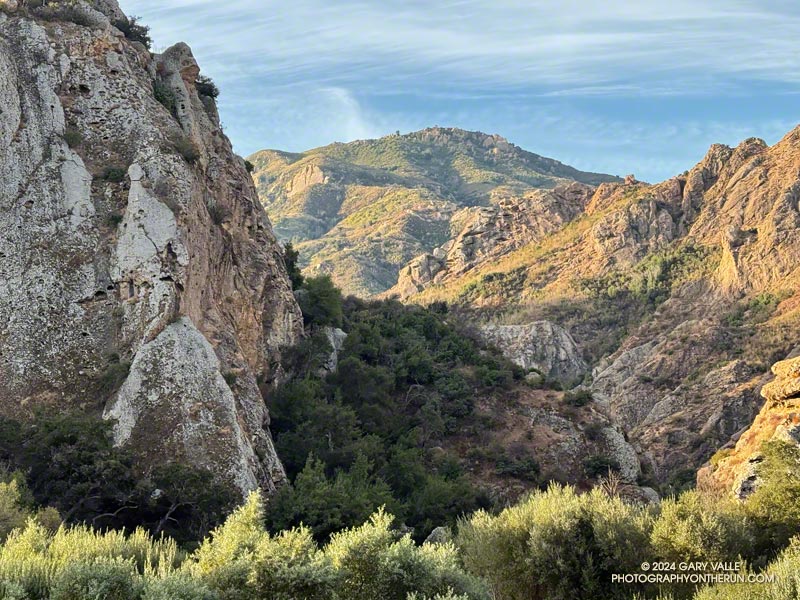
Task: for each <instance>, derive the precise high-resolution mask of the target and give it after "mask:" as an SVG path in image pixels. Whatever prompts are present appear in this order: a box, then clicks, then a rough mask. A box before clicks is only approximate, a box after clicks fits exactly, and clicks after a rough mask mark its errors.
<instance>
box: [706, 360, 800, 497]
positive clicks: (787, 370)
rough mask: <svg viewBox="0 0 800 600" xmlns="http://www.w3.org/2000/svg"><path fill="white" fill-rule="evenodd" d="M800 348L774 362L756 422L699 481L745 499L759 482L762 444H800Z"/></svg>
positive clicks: (721, 453)
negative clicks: (777, 442) (771, 442)
mask: <svg viewBox="0 0 800 600" xmlns="http://www.w3.org/2000/svg"><path fill="white" fill-rule="evenodd" d="M799 353H800V348H799V349H796V350H795V351H794V352H792V355H793V356H794V357H793V358H788V359H786V360H782V361H779V362H777V363H775V364H774V365H772V374H773V375H774V376H775V378H774V379H773V380H772V381H770V382H769V383H767V384H765V385H764V387H762V388H761V396H762V397H763V398H764V405H763V406H762V407H761V410H760V411H759V413H758V415H756V418H755V419H754V420H753V423H752V424H751V425H750V426H749V427H748V428H747V429H746V430H745V431H743V432H740V434H739V435H737V436H735V438H734V439H732V440H731V442H730V443H729V444H727V445H726V446H725V447H723V448H721V449H720V450H719V451H718V452H717V453H716V454H715V455H714V458H713V459H712V461H711V464H708V465H706V466H704V467H703V468H702V469H701V470H700V472H699V473H698V483H700V484H702V485H706V486H711V487H714V488H720V489H722V490H725V491H727V492H729V493H732V494H733V496H734V497H736V498H738V499H740V500H744V499H745V498H747V496H749V495H750V494H751V493H752V492H753V491H754V490H755V489H756V488H757V487H758V485H759V481H760V480H759V474H758V465H759V464H760V463H761V461H762V455H761V445H762V444H763V443H764V442H767V441H771V440H781V441H784V442H789V443H791V444H794V445H797V444H800V414H798V408H799V406H798V402H800V358H798V357H797V354H799Z"/></svg>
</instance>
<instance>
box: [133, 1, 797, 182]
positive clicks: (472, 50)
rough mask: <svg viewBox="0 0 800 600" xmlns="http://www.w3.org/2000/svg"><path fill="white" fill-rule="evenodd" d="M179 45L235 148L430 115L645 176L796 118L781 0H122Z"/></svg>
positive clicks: (792, 27)
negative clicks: (208, 87) (190, 57)
mask: <svg viewBox="0 0 800 600" xmlns="http://www.w3.org/2000/svg"><path fill="white" fill-rule="evenodd" d="M120 4H121V6H122V8H123V9H124V10H125V12H126V13H127V14H129V15H137V16H140V17H141V22H142V23H144V24H146V25H149V26H150V28H151V35H152V37H153V40H154V50H155V51H163V50H164V49H166V48H167V47H169V46H170V45H172V44H174V43H176V42H179V41H184V42H186V43H188V44H189V45H190V46H191V47H192V50H193V52H194V55H195V57H196V58H197V61H198V63H199V64H200V67H201V69H202V72H203V73H204V74H205V75H208V76H210V77H212V78H213V79H214V81H215V82H216V83H217V85H218V86H219V87H220V88H221V90H222V93H221V95H220V97H219V108H220V113H221V117H222V121H223V126H224V128H225V132H226V133H227V134H228V136H229V137H230V138H231V140H232V141H233V144H234V147H235V148H236V150H237V152H239V153H240V154H242V155H245V156H246V155H248V154H251V153H252V152H255V151H256V150H260V149H263V148H275V149H281V150H288V151H293V152H299V151H303V150H307V149H310V148H314V147H318V146H323V145H326V144H329V143H332V142H335V141H339V142H347V141H352V140H356V139H365V138H373V137H380V136H383V135H387V134H389V133H394V132H395V131H398V130H399V131H400V132H402V133H406V132H410V131H416V130H419V129H423V128H425V127H431V126H434V125H439V126H443V127H445V126H446V127H460V128H463V129H469V130H478V131H484V132H486V133H497V134H500V135H502V136H503V137H505V138H507V139H508V140H509V141H511V142H513V143H515V144H516V145H518V146H520V147H522V148H524V149H526V150H529V151H531V152H535V153H537V154H541V155H544V156H549V157H551V158H555V159H558V160H560V161H562V162H564V163H567V164H570V165H572V166H575V167H577V168H579V169H583V170H588V171H597V172H603V173H610V174H613V175H626V174H629V173H632V174H635V175H636V177H637V178H638V179H640V180H644V181H651V182H655V181H660V180H663V179H666V178H668V177H671V176H673V175H676V174H678V173H681V172H683V171H685V170H686V169H689V168H690V167H692V166H693V165H694V164H695V163H696V162H698V161H699V160H700V159H701V158H702V157H703V155H704V154H705V152H706V150H707V149H708V147H709V146H710V145H711V144H712V143H724V144H729V145H732V146H734V145H736V144H738V143H739V142H740V141H741V140H743V139H745V138H748V137H753V136H755V137H760V138H763V139H764V140H766V141H767V143H769V144H773V143H775V142H776V141H778V140H779V139H780V138H781V137H782V136H783V135H784V134H785V133H787V132H788V131H789V130H790V129H792V128H794V127H795V126H796V125H797V124H798V123H800V110H798V109H800V52H798V50H797V33H798V31H800V3H797V2H796V1H795V0H691V1H690V0H669V1H667V0H658V1H656V0H604V1H602V2H600V1H596V0H559V1H553V0H548V1H544V0H524V1H523V0H441V1H436V0H370V1H363V0H362V1H359V0H292V1H286V0H284V1H274V0H265V1H264V0H262V1H256V0H226V1H225V2H220V1H219V0H169V1H164V0H122V1H121V2H120Z"/></svg>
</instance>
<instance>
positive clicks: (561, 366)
mask: <svg viewBox="0 0 800 600" xmlns="http://www.w3.org/2000/svg"><path fill="white" fill-rule="evenodd" d="M480 332H481V335H482V336H483V338H484V339H485V340H486V341H487V342H489V343H491V344H494V345H495V346H497V347H498V348H499V349H500V350H501V351H502V352H503V354H504V355H505V356H506V357H507V358H508V359H509V360H511V361H512V362H514V363H516V364H517V365H519V366H520V367H522V368H523V369H526V370H529V369H534V370H536V371H538V372H540V373H541V374H542V375H544V376H545V377H546V378H547V379H550V380H555V381H560V382H562V383H566V384H573V383H577V382H579V381H580V380H581V379H583V377H584V375H586V374H587V372H588V367H587V365H586V363H585V362H584V360H583V358H581V354H580V350H579V349H578V346H577V344H576V343H575V340H574V339H572V336H571V335H570V334H569V332H568V331H567V330H566V329H564V328H563V327H560V326H559V325H556V324H554V323H551V322H549V321H536V322H534V323H529V324H527V325H484V326H483V327H481V329H480Z"/></svg>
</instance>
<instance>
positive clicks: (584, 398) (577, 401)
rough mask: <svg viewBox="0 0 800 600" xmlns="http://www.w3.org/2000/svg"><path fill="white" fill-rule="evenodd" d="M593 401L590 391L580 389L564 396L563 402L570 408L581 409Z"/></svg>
mask: <svg viewBox="0 0 800 600" xmlns="http://www.w3.org/2000/svg"><path fill="white" fill-rule="evenodd" d="M592 400H594V397H593V396H592V391H591V390H588V389H585V388H582V389H579V390H572V391H569V392H567V393H565V394H564V402H566V403H567V404H569V405H570V406H575V407H581V406H586V405H587V404H589V403H590V402H592Z"/></svg>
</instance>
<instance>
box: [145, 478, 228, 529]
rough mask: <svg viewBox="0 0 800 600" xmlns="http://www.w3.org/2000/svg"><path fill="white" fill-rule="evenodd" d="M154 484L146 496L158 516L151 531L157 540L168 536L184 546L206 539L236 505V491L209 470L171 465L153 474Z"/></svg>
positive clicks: (154, 516)
mask: <svg viewBox="0 0 800 600" xmlns="http://www.w3.org/2000/svg"><path fill="white" fill-rule="evenodd" d="M151 482H152V486H148V489H147V491H146V493H147V495H148V497H149V503H150V509H151V510H152V511H153V513H154V515H153V524H152V526H151V527H150V529H151V531H152V532H153V534H154V535H156V536H157V535H160V534H162V533H165V532H166V533H169V534H170V535H171V536H172V537H174V538H176V539H177V540H178V541H182V542H186V541H194V540H199V539H202V538H204V537H205V536H206V535H207V534H208V532H209V531H210V530H211V529H212V528H213V527H216V526H217V525H218V524H219V523H221V522H222V521H223V520H224V518H225V515H226V514H227V513H228V512H230V509H231V508H232V507H233V505H234V501H235V496H234V494H233V492H232V490H231V489H229V488H228V487H227V486H224V485H221V484H220V483H218V482H216V481H214V478H213V476H212V475H211V473H210V472H208V471H205V470H201V469H195V468H193V467H189V466H186V465H182V464H179V463H169V464H167V465H162V466H160V467H158V468H156V469H155V470H154V471H153V474H152V475H151ZM151 489H155V490H158V493H157V494H153V493H152V492H150V490H151Z"/></svg>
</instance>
